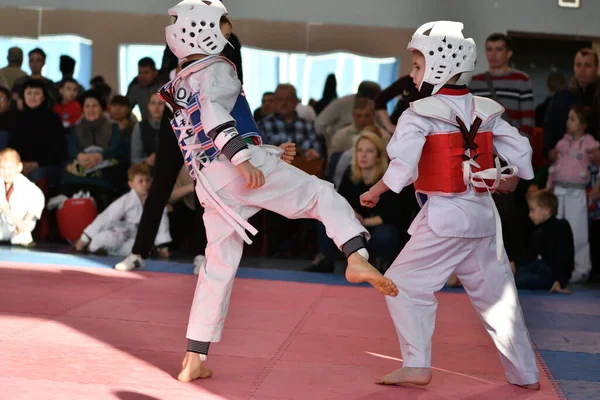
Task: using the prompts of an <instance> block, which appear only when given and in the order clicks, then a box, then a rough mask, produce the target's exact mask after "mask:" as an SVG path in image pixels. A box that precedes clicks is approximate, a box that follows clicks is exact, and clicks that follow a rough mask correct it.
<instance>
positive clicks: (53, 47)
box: [0, 35, 92, 88]
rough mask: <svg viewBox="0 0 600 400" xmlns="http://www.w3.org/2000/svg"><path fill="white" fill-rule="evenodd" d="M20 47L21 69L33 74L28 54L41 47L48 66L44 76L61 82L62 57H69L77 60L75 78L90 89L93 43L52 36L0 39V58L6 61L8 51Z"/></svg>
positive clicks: (45, 68)
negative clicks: (21, 53) (21, 51)
mask: <svg viewBox="0 0 600 400" xmlns="http://www.w3.org/2000/svg"><path fill="white" fill-rule="evenodd" d="M11 47H20V48H21V50H23V65H22V66H21V69H22V70H23V71H25V72H26V73H27V74H31V70H30V69H29V62H28V53H29V52H30V51H31V50H33V49H35V48H36V47H39V48H40V49H42V50H44V52H45V53H46V65H45V66H44V69H43V70H42V74H43V75H44V76H45V77H46V78H48V79H50V80H52V81H54V82H57V81H60V80H61V79H62V74H61V72H60V69H59V66H60V56H61V55H63V54H64V55H68V56H71V57H72V58H73V59H75V61H76V64H75V74H74V76H73V77H74V78H75V79H76V80H77V81H78V82H79V83H80V84H81V85H82V86H84V87H85V88H88V87H89V84H90V79H91V75H92V41H91V40H88V39H84V38H82V37H80V36H73V35H52V36H40V37H39V38H38V39H31V38H21V37H0V57H2V58H3V60H5V58H4V57H6V54H8V49H10V48H11Z"/></svg>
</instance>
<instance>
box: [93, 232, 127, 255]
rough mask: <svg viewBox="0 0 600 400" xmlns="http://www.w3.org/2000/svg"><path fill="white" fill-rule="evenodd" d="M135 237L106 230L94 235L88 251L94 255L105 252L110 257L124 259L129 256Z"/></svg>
mask: <svg viewBox="0 0 600 400" xmlns="http://www.w3.org/2000/svg"><path fill="white" fill-rule="evenodd" d="M134 242H135V235H133V236H132V235H130V234H129V233H128V232H127V231H123V230H120V229H107V230H105V231H101V232H99V233H98V234H97V235H95V236H94V237H93V238H92V240H91V242H90V245H89V250H90V251H91V252H92V253H94V252H96V251H98V250H106V252H108V254H109V255H111V256H119V257H126V256H128V255H129V254H131V250H132V249H133V243H134Z"/></svg>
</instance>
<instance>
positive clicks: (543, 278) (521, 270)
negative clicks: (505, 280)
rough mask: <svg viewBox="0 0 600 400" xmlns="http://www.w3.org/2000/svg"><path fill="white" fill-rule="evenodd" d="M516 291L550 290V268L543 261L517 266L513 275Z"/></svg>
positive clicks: (552, 276)
mask: <svg viewBox="0 0 600 400" xmlns="http://www.w3.org/2000/svg"><path fill="white" fill-rule="evenodd" d="M515 284H516V285H517V289H531V290H550V289H551V288H552V285H553V284H554V274H553V273H552V267H551V266H549V265H548V264H546V263H545V262H544V261H543V260H535V261H534V262H532V263H529V264H525V265H519V266H517V272H516V273H515Z"/></svg>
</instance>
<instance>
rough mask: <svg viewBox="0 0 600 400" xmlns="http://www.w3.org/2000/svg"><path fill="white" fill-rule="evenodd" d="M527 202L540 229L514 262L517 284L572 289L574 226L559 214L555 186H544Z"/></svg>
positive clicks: (552, 290) (519, 285) (525, 286)
mask: <svg viewBox="0 0 600 400" xmlns="http://www.w3.org/2000/svg"><path fill="white" fill-rule="evenodd" d="M527 202H528V204H529V218H530V219H531V221H532V222H533V223H534V224H535V226H536V229H535V231H534V232H533V236H532V238H531V242H530V243H529V245H528V246H527V247H526V249H525V250H524V252H523V254H522V255H521V257H518V258H517V259H516V260H515V263H514V264H513V265H511V266H512V268H513V271H515V269H516V271H515V284H516V285H517V288H519V289H537V290H549V291H550V292H559V293H569V291H568V290H566V289H565V287H566V286H567V284H568V283H569V278H570V277H571V273H572V272H573V265H574V259H575V255H574V254H575V250H574V247H573V233H572V231H571V226H570V225H569V223H568V222H567V221H565V220H564V219H558V218H557V217H556V214H557V212H558V204H559V199H558V198H557V197H556V195H555V194H554V193H553V192H552V190H550V189H542V190H539V191H537V192H535V193H533V194H531V195H530V196H529V198H528V200H527Z"/></svg>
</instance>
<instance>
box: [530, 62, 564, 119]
mask: <svg viewBox="0 0 600 400" xmlns="http://www.w3.org/2000/svg"><path fill="white" fill-rule="evenodd" d="M547 85H548V93H550V96H548V97H546V100H544V102H543V103H542V104H540V105H538V106H537V107H536V108H535V126H536V127H543V126H544V120H545V119H546V112H547V111H548V107H549V106H550V104H551V103H552V99H553V98H554V95H555V94H556V92H558V91H560V90H563V89H564V88H565V86H566V85H567V82H566V81H565V76H564V75H563V74H561V73H560V72H552V73H551V74H550V75H548V82H547Z"/></svg>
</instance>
